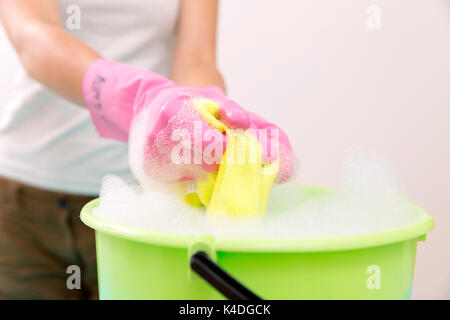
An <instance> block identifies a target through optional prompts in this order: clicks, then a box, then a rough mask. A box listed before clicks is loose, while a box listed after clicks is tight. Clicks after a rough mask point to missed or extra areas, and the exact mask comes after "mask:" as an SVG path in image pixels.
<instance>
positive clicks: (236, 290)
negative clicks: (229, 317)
mask: <svg viewBox="0 0 450 320" xmlns="http://www.w3.org/2000/svg"><path fill="white" fill-rule="evenodd" d="M190 262H191V269H192V270H193V271H195V272H196V273H197V274H198V275H199V276H200V277H202V278H203V279H204V280H205V281H206V282H208V283H209V284H210V285H211V286H213V287H214V288H215V289H216V290H217V291H219V292H220V293H222V294H223V295H224V296H225V297H226V298H228V299H230V300H262V299H261V298H260V297H258V296H257V295H256V294H254V293H253V292H252V291H250V290H249V289H248V288H247V287H245V286H244V285H243V284H241V283H240V282H239V281H237V280H236V279H235V278H233V277H232V276H231V275H230V274H229V273H228V272H226V271H225V270H224V269H222V268H221V267H220V266H219V265H218V264H217V263H215V262H214V261H212V260H211V259H210V258H209V257H208V255H207V254H206V253H205V252H203V251H198V252H196V253H195V254H193V255H192V256H191V261H190Z"/></svg>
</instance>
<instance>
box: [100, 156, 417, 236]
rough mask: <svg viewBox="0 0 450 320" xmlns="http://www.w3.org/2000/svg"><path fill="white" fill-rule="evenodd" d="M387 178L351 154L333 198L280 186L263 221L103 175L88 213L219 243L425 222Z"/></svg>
mask: <svg viewBox="0 0 450 320" xmlns="http://www.w3.org/2000/svg"><path fill="white" fill-rule="evenodd" d="M398 189H399V188H398V185H397V183H396V181H395V179H394V177H393V175H392V174H390V173H389V171H388V170H386V169H385V168H384V167H383V166H382V165H381V164H380V162H379V161H378V160H377V159H376V157H375V156H374V155H373V154H370V153H365V152H354V153H353V155H352V156H351V157H350V158H348V159H347V160H346V161H345V162H344V165H343V169H342V186H341V187H340V188H339V189H336V190H337V191H335V192H326V193H320V194H315V193H314V189H310V188H300V186H299V184H298V183H294V182H292V183H287V184H282V185H278V186H275V187H274V188H273V189H272V192H271V195H270V198H269V201H268V207H267V212H266V214H265V216H264V217H260V218H252V219H244V220H242V219H232V218H223V217H209V216H206V215H205V213H204V211H203V210H201V209H198V208H193V207H190V206H189V205H187V204H185V203H184V202H183V201H182V200H181V199H180V198H179V196H177V194H176V192H173V190H171V187H168V186H166V185H158V184H156V183H153V184H147V185H146V187H145V192H143V189H142V188H141V187H140V186H139V185H137V184H136V183H133V182H126V181H123V180H121V179H120V178H119V177H117V176H113V175H109V176H106V177H105V178H104V180H103V182H102V188H101V192H100V197H101V201H100V206H99V207H97V208H95V209H94V214H95V215H96V216H98V217H101V218H103V219H105V220H109V221H113V222H116V223H119V224H123V225H126V226H130V227H135V228H140V229H145V230H149V231H157V232H164V233H176V234H184V235H193V236H198V235H202V234H211V235H213V236H215V237H224V238H271V239H298V238H320V237H334V236H350V235H359V234H368V233H376V232H382V231H387V230H392V229H397V228H402V227H407V226H409V225H412V224H415V223H418V222H420V221H421V219H424V216H423V215H422V214H420V213H419V212H417V211H416V210H413V209H412V208H411V205H410V204H409V203H408V202H407V201H406V200H405V199H403V198H402V197H401V196H400V194H399V190H398Z"/></svg>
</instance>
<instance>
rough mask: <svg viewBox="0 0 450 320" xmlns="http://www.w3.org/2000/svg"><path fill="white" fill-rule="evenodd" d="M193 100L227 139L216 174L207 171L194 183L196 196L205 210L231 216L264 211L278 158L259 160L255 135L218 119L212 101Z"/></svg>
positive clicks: (259, 155) (276, 171)
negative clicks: (266, 162) (223, 131)
mask: <svg viewBox="0 0 450 320" xmlns="http://www.w3.org/2000/svg"><path fill="white" fill-rule="evenodd" d="M194 103H195V109H196V110H198V111H199V113H200V114H201V115H202V116H203V118H204V119H205V121H207V122H208V123H209V124H210V125H212V127H214V128H216V129H218V130H221V131H222V130H225V132H226V135H227V139H228V140H227V148H226V150H225V152H224V155H223V157H222V161H221V163H220V165H219V170H218V172H217V174H215V173H210V174H207V175H206V177H205V178H204V179H202V180H199V181H197V183H196V193H197V197H198V199H199V201H200V202H201V203H202V204H203V206H205V207H206V212H207V214H208V215H227V216H233V217H248V216H255V215H262V214H264V212H265V210H266V205H267V198H268V197H269V193H270V190H271V188H272V185H273V182H274V180H275V178H276V176H277V173H278V168H279V162H278V161H275V162H273V163H270V164H266V165H264V164H262V161H261V146H260V144H259V142H258V140H257V139H256V137H254V136H253V135H251V134H250V133H248V132H245V131H243V130H233V129H229V128H227V127H226V126H225V125H224V124H223V123H222V122H221V121H220V120H218V119H217V117H218V108H216V107H214V103H213V102H211V101H210V100H206V99H201V100H197V101H196V102H194ZM190 202H191V203H192V201H190ZM196 203H197V202H196Z"/></svg>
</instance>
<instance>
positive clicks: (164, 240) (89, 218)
mask: <svg viewBox="0 0 450 320" xmlns="http://www.w3.org/2000/svg"><path fill="white" fill-rule="evenodd" d="M303 188H311V189H314V190H319V189H320V190H322V191H329V190H332V188H323V187H304V186H303ZM99 203H100V198H97V199H94V200H91V201H90V202H88V203H87V204H86V205H85V206H84V207H83V209H82V210H81V214H80V218H81V220H82V221H83V223H84V224H86V225H87V226H89V227H91V228H92V229H94V230H96V231H97V232H102V233H106V234H109V235H113V236H116V237H120V238H123V239H127V240H131V241H136V242H141V243H147V244H151V245H159V246H166V247H172V248H188V247H189V246H190V244H191V243H193V242H195V241H196V240H197V239H202V238H204V237H205V236H207V237H208V238H209V239H212V240H211V241H209V242H210V245H211V246H213V248H214V250H215V251H222V252H224V251H227V252H266V253H269V252H272V253H288V252H291V253H292V252H297V253H301V252H331V251H347V250H358V249H366V248H371V247H378V246H382V245H388V244H394V243H397V242H403V241H407V240H411V239H418V240H423V241H424V240H425V237H426V234H427V233H428V232H429V231H431V230H432V229H433V227H434V220H433V218H432V217H431V215H430V214H429V213H428V212H426V211H425V210H424V209H423V208H421V207H419V206H417V205H414V204H412V203H410V205H411V207H412V209H413V210H416V211H418V212H419V213H420V214H421V215H422V216H423V218H422V219H421V220H420V221H419V222H418V223H416V224H413V225H410V226H407V227H403V228H398V229H392V230H387V231H382V232H374V233H368V234H360V235H349V236H343V237H341V236H334V237H320V238H298V239H271V238H258V239H255V238H253V239H252V238H225V237H224V238H215V237H214V236H212V235H210V234H203V235H198V236H192V235H183V234H175V233H167V232H158V231H149V230H145V229H139V228H135V227H128V226H124V225H121V224H119V223H116V222H113V221H107V220H105V219H103V218H100V217H97V216H95V215H94V214H93V212H92V209H94V208H95V207H97V206H98V205H99Z"/></svg>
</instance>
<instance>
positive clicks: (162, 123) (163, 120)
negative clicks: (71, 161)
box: [82, 59, 250, 182]
mask: <svg viewBox="0 0 450 320" xmlns="http://www.w3.org/2000/svg"><path fill="white" fill-rule="evenodd" d="M82 90H83V97H84V100H85V103H86V105H87V107H88V108H89V110H90V112H91V117H92V119H93V122H94V124H95V126H96V128H97V131H98V132H99V134H100V135H101V136H103V137H106V138H111V139H115V140H120V141H128V138H129V134H130V126H131V123H132V120H133V118H135V117H136V116H137V115H138V114H140V113H143V112H145V113H146V116H147V119H144V121H141V124H140V125H141V126H145V130H146V132H145V135H146V137H145V138H146V140H145V141H144V142H143V143H145V144H146V145H145V146H146V150H144V151H142V152H145V156H146V159H145V164H146V166H147V167H148V169H147V174H148V175H149V176H150V177H153V178H155V179H156V180H160V181H169V182H172V181H179V180H185V179H196V178H197V177H199V174H201V173H202V172H203V171H215V170H217V167H218V165H217V163H214V164H208V163H203V162H202V163H201V164H198V163H192V164H189V165H174V163H173V161H172V159H171V158H170V155H171V154H170V151H171V150H172V149H173V148H174V147H175V146H176V145H177V144H178V143H179V142H177V141H172V139H171V134H172V133H173V131H174V130H175V129H183V130H186V131H187V132H189V133H190V134H192V136H194V135H195V134H196V133H195V132H194V131H195V130H194V123H195V122H196V123H197V124H200V125H201V134H202V137H203V133H204V132H205V131H207V130H212V128H211V127H210V126H209V125H208V124H207V123H206V122H205V121H204V120H203V119H202V118H201V117H200V115H199V114H198V113H197V112H195V111H194V110H193V109H192V106H191V105H188V104H189V102H191V101H192V100H193V99H195V98H208V99H210V100H214V101H215V102H217V103H218V104H219V105H220V111H219V117H220V120H221V121H223V122H224V123H225V124H226V125H227V126H228V127H231V128H240V129H247V128H248V127H249V126H250V117H249V114H248V113H247V112H246V111H245V110H244V109H243V108H242V107H241V106H239V105H238V104H237V103H235V102H233V101H232V100H230V99H228V98H226V97H225V95H224V93H223V92H222V90H221V89H219V88H217V87H205V88H186V87H178V86H177V85H176V84H175V83H174V82H173V81H171V80H169V79H167V78H165V77H163V76H160V75H158V74H155V73H153V72H151V71H148V70H145V69H142V68H137V67H134V66H131V65H127V64H123V63H119V62H114V61H108V60H104V59H100V60H96V61H95V62H93V63H92V64H91V65H90V66H89V68H88V70H87V71H86V73H85V75H84V78H83V84H82ZM141 129H142V128H141ZM141 131H142V130H141ZM201 142H202V144H201V150H199V148H198V146H194V145H193V146H192V152H193V154H202V153H203V150H204V148H205V147H206V146H207V145H209V141H203V139H201ZM214 143H220V144H222V147H221V149H222V150H224V149H225V144H226V136H225V135H222V138H221V140H220V141H216V140H214ZM141 147H142V148H143V147H144V146H141ZM218 157H220V155H218ZM192 159H194V156H192ZM217 162H220V158H219V161H217Z"/></svg>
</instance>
